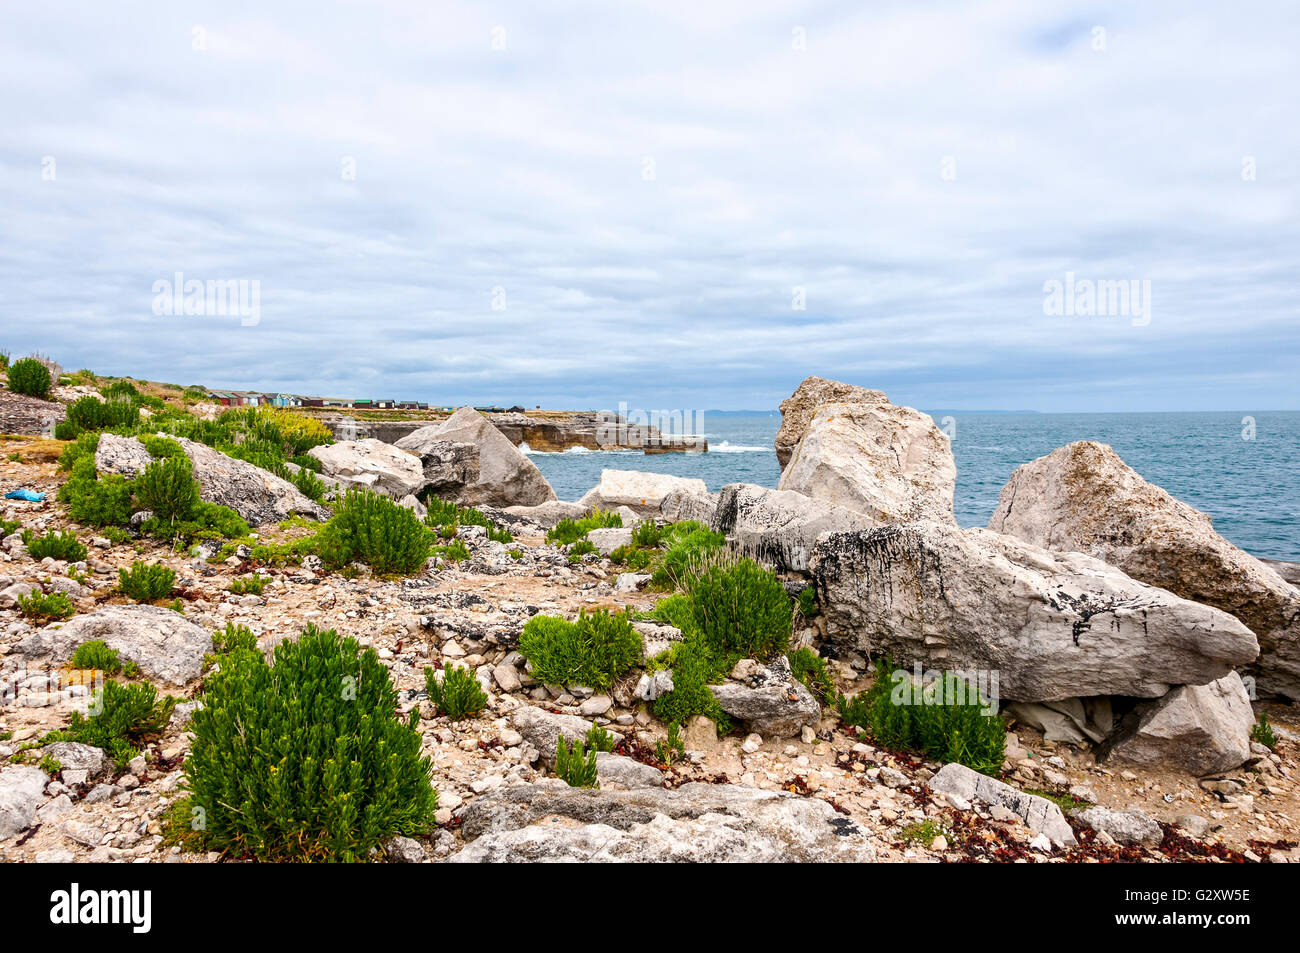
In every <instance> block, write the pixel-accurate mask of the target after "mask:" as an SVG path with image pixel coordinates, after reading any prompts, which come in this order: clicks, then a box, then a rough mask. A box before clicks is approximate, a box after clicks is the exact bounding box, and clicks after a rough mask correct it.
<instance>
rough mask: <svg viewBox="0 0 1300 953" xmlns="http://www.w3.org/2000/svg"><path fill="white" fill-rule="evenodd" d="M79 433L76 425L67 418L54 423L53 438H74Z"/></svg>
mask: <svg viewBox="0 0 1300 953" xmlns="http://www.w3.org/2000/svg"><path fill="white" fill-rule="evenodd" d="M80 433H81V431H79V430H78V429H77V425H76V424H74V423H72V422H71V421H67V420H60V421H59V422H58V423H56V424H55V425H54V439H55V440H76V439H77V437H78V435H79V434H80Z"/></svg>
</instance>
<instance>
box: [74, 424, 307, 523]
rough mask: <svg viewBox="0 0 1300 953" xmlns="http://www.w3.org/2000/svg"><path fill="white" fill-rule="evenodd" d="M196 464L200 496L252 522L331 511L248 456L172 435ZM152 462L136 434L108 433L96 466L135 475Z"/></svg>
mask: <svg viewBox="0 0 1300 953" xmlns="http://www.w3.org/2000/svg"><path fill="white" fill-rule="evenodd" d="M172 439H174V440H175V441H176V442H177V443H179V444H180V445H181V449H183V450H184V451H185V455H186V456H188V457H189V458H190V462H191V463H192V464H193V465H194V479H196V480H198V482H199V496H200V497H201V498H202V499H204V500H206V501H207V502H209V503H217V504H220V505H221V506H228V507H230V509H232V510H234V511H235V512H236V513H238V514H239V515H240V516H242V517H243V518H244V519H245V520H247V521H248V522H249V523H250V524H251V525H253V526H260V525H261V524H263V523H271V522H279V521H280V520H285V519H288V518H289V517H291V516H304V517H307V518H309V519H315V520H327V519H329V518H330V510H329V509H328V508H327V507H324V506H322V505H320V504H319V503H314V502H312V501H311V500H310V499H308V498H307V497H306V496H303V494H302V493H300V492H299V491H298V488H297V487H295V486H294V485H293V484H292V483H290V482H289V481H287V480H282V479H280V478H279V477H278V476H276V475H275V474H273V473H270V472H268V471H266V470H263V469H262V468H261V467H257V466H254V465H253V464H251V463H248V462H247V461H244V460H236V459H235V458H234V457H228V456H226V455H225V454H224V453H222V452H220V451H219V450H214V449H213V448H212V447H209V446H207V445H206V444H202V443H195V442H194V441H192V440H186V439H185V438H184V437H175V438H172ZM152 461H153V457H151V456H150V455H149V451H147V450H146V449H145V448H144V445H143V444H141V443H140V441H139V440H137V439H136V438H134V437H119V436H117V435H115V434H111V433H105V434H102V435H101V436H100V438H99V448H98V449H97V450H96V451H95V469H96V470H98V471H99V472H100V473H120V474H121V475H122V476H125V477H127V478H128V479H135V478H136V477H138V476H139V475H140V474H141V473H143V472H144V470H145V468H146V467H147V466H149V464H150V463H151V462H152Z"/></svg>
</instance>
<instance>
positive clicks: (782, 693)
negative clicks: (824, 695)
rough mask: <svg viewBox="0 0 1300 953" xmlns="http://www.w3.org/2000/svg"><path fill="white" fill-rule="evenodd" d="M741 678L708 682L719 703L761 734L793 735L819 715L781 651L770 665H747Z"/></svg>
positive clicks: (749, 728)
mask: <svg viewBox="0 0 1300 953" xmlns="http://www.w3.org/2000/svg"><path fill="white" fill-rule="evenodd" d="M749 668H750V672H749V674H748V677H746V678H745V679H744V680H743V681H727V682H723V683H722V684H721V685H710V686H709V691H711V692H712V693H713V697H714V698H716V699H717V700H718V706H719V707H720V708H721V709H722V710H723V711H725V712H726V713H727V714H728V715H730V716H731V717H732V718H735V719H736V720H737V721H741V722H744V724H745V727H746V728H747V729H748V730H749V731H756V732H758V733H759V734H760V735H762V736H763V737H764V738H793V737H796V736H797V735H798V734H799V732H800V730H801V729H802V728H804V727H805V726H808V725H816V724H817V721H818V719H819V718H821V711H822V709H821V705H820V704H818V702H817V699H816V698H815V697H813V694H812V692H810V691H808V689H807V688H806V687H805V686H804V684H803V683H802V682H801V681H799V680H798V679H797V678H795V677H794V674H793V673H792V672H791V671H790V663H789V661H788V660H787V659H786V657H785V656H784V655H783V656H781V657H780V658H778V659H777V660H776V661H775V662H773V663H772V664H770V665H766V666H764V665H761V664H758V663H755V664H753V665H751V666H749Z"/></svg>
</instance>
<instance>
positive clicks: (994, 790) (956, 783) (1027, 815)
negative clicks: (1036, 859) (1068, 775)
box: [926, 762, 1077, 847]
mask: <svg viewBox="0 0 1300 953" xmlns="http://www.w3.org/2000/svg"><path fill="white" fill-rule="evenodd" d="M926 786H927V787H929V788H930V789H931V790H933V791H940V792H942V793H943V794H945V795H949V796H951V795H956V796H957V797H960V798H965V799H966V800H967V801H981V802H983V803H985V804H988V805H993V806H997V807H1001V808H1003V809H1004V810H1007V811H1010V812H1012V813H1013V814H1015V815H1016V816H1017V817H1019V818H1020V819H1021V820H1022V821H1024V823H1025V826H1027V827H1028V828H1029V829H1030V830H1031V831H1033V832H1034V833H1037V834H1043V835H1045V836H1046V837H1048V838H1049V839H1050V840H1051V842H1052V843H1053V844H1056V845H1057V846H1066V847H1068V846H1072V845H1074V844H1075V843H1077V840H1076V838H1075V836H1074V831H1073V830H1071V829H1070V824H1069V822H1068V821H1067V820H1066V819H1065V815H1064V814H1062V813H1061V809H1060V808H1059V807H1057V806H1056V805H1055V804H1053V803H1052V802H1051V801H1049V800H1047V799H1046V798H1041V797H1038V796H1037V795H1034V794H1026V793H1025V792H1024V791H1018V790H1016V789H1015V788H1013V787H1012V786H1011V785H1009V784H1006V783H1004V782H1002V781H999V780H997V779H996V778H990V777H988V776H987V775H984V774H980V773H979V772H978V771H973V770H971V769H970V768H968V767H966V766H965V765H964V764H957V763H955V762H954V763H952V764H945V765H944V766H943V767H942V768H940V769H939V773H938V774H936V775H935V776H934V777H932V778H931V779H930V780H929V781H927V782H926Z"/></svg>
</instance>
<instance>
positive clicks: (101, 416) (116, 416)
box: [68, 395, 140, 431]
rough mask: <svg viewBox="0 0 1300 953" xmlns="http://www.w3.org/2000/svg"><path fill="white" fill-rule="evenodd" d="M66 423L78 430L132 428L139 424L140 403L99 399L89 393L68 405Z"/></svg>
mask: <svg viewBox="0 0 1300 953" xmlns="http://www.w3.org/2000/svg"><path fill="white" fill-rule="evenodd" d="M68 423H70V424H72V425H73V426H74V427H76V428H77V430H78V431H86V430H92V431H101V430H111V429H113V428H116V427H121V428H126V429H130V430H134V429H135V428H136V427H138V426H140V405H139V404H137V403H133V402H132V401H129V400H100V399H99V398H98V397H91V396H89V395H87V396H85V397H81V398H79V399H78V400H76V401H74V402H73V403H72V404H70V405H69V406H68Z"/></svg>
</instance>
